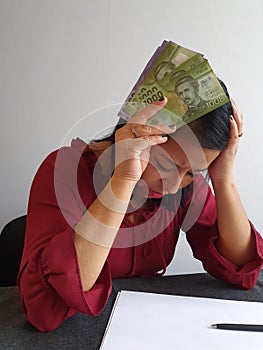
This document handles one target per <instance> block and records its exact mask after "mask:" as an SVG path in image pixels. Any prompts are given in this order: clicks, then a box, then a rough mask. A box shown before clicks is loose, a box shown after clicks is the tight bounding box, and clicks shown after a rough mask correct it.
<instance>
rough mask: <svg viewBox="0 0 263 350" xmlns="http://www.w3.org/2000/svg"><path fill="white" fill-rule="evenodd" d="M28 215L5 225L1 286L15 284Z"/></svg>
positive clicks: (0, 240)
mask: <svg viewBox="0 0 263 350" xmlns="http://www.w3.org/2000/svg"><path fill="white" fill-rule="evenodd" d="M25 228H26V215H24V216H21V217H18V218H16V219H13V220H12V221H10V222H9V223H7V224H6V225H5V227H4V228H3V230H2V232H1V235H0V287H4V286H15V285H16V277H17V274H18V271H19V266H20V261H21V258H22V252H23V246H24V238H25Z"/></svg>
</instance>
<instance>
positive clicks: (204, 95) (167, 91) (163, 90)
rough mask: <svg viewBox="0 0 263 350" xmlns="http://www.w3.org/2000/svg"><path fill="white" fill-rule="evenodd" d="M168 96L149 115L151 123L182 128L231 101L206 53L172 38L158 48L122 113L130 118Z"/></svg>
mask: <svg viewBox="0 0 263 350" xmlns="http://www.w3.org/2000/svg"><path fill="white" fill-rule="evenodd" d="M164 96H166V97H167V99H168V102H167V105H166V106H165V108H164V109H163V110H161V111H160V112H158V113H157V114H156V115H155V116H154V117H152V118H150V119H149V121H148V123H149V124H168V125H176V126H177V128H179V127H181V126H182V125H184V124H187V123H189V122H191V121H193V120H195V119H197V118H199V117H201V116H203V115H205V114H207V113H209V112H211V111H212V110H214V109H216V108H218V107H220V106H222V105H223V104H225V103H227V102H228V101H229V100H228V97H227V96H226V94H225V92H224V90H223V88H222V87H221V84H220V83H219V81H218V79H217V77H216V76H215V74H214V72H213V70H212V68H211V66H210V64H209V63H208V61H207V60H206V59H205V58H204V57H203V55H201V54H200V53H197V52H194V51H191V50H189V49H187V48H184V47H182V46H179V45H177V44H175V43H173V42H171V41H169V42H167V41H164V42H163V43H162V45H161V46H160V47H158V48H157V50H156V51H155V53H154V54H153V56H152V57H151V59H150V60H149V62H148V63H147V65H146V67H145V69H144V70H143V72H142V73H141V75H140V77H139V79H138V81H137V82H136V84H135V85H134V87H133V89H132V91H131V92H130V94H129V95H128V97H127V99H126V101H125V102H124V104H123V106H122V107H121V110H120V111H119V113H118V115H119V116H120V117H121V118H123V119H125V120H129V119H130V118H131V117H132V116H133V115H134V114H135V113H137V112H138V111H140V110H141V109H143V108H144V107H145V106H146V105H148V104H151V103H153V102H154V101H157V100H159V99H160V98H162V97H164Z"/></svg>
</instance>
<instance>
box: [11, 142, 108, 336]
mask: <svg viewBox="0 0 263 350" xmlns="http://www.w3.org/2000/svg"><path fill="white" fill-rule="evenodd" d="M59 153H60V157H61V159H60V160H62V161H60V162H57V159H58V153H57V152H54V153H52V154H51V155H50V156H48V157H47V159H46V160H45V161H44V162H43V164H42V165H41V167H40V168H39V170H38V172H37V174H36V176H35V179H34V181H33V184H32V188H31V192H30V199H29V206H28V215H27V227H26V237H25V246H24V252H23V257H22V262H21V266H20V273H19V276H18V288H19V292H20V294H21V298H22V302H23V306H24V310H25V314H26V316H27V318H28V320H29V322H30V323H31V324H32V325H34V326H35V327H36V328H38V329H39V330H41V331H49V330H52V329H54V328H56V327H57V326H59V325H60V324H61V323H62V322H63V321H64V320H66V319H67V318H68V317H70V316H72V315H73V314H75V313H77V312H82V313H85V314H90V315H96V314H98V313H99V312H100V311H101V310H102V309H103V307H104V305H105V303H106V302H107V300H108V297H109V294H110V292H111V275H110V271H109V267H108V264H107V263H106V264H105V266H104V268H103V270H102V272H101V274H100V276H99V278H98V280H97V281H96V283H95V285H94V287H93V288H92V289H91V290H90V291H88V292H83V290H82V286H81V280H80V274H79V267H78V261H77V256H76V251H75V246H74V240H73V231H74V229H73V228H74V225H75V223H76V222H77V221H78V220H79V219H80V217H81V216H82V213H83V210H84V209H83V208H84V207H85V206H86V205H89V204H90V203H91V201H92V200H93V198H94V194H93V186H92V176H91V173H90V171H89V168H88V166H87V163H86V162H85V159H84V158H83V157H82V156H81V154H79V153H78V152H76V151H75V150H74V149H72V148H63V149H61V150H60V151H59ZM74 168H75V169H78V173H77V178H78V180H77V186H76V187H77V188H74V181H75V179H74V177H76V174H75V173H74ZM54 169H55V171H54ZM55 173H56V176H54V174H55ZM54 181H55V182H54ZM54 183H55V185H54ZM77 192H78V193H77ZM79 193H82V194H83V195H81V196H80V195H79ZM59 196H60V197H61V198H60V199H58V198H59ZM58 202H59V203H58ZM80 202H81V203H80Z"/></svg>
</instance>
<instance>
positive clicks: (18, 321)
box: [0, 272, 263, 350]
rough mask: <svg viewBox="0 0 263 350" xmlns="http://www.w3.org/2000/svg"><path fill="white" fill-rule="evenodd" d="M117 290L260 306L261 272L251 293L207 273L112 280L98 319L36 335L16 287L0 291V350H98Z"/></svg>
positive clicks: (78, 318) (80, 319) (74, 320)
mask: <svg viewBox="0 0 263 350" xmlns="http://www.w3.org/2000/svg"><path fill="white" fill-rule="evenodd" d="M120 290H134V291H143V292H152V293H161V294H172V295H183V296H196V297H205V298H218V299H230V300H244V301H259V302H263V272H261V274H260V276H259V279H258V282H257V284H256V286H255V287H254V288H253V289H251V290H239V289H236V288H233V287H231V286H229V285H227V284H225V283H223V282H220V281H217V280H215V279H214V278H213V277H211V276H209V275H208V274H206V273H199V274H191V275H176V276H163V277H153V278H129V279H118V280H114V281H113V290H112V294H111V296H110V299H109V301H108V303H107V305H106V307H105V309H104V310H103V311H102V313H101V314H100V315H99V316H96V317H92V316H87V315H83V314H77V315H75V316H73V317H71V318H70V319H68V320H67V321H65V322H64V323H63V324H62V325H61V326H59V327H58V328H57V329H56V330H54V331H52V332H49V333H41V332H38V331H37V330H35V329H34V328H33V327H31V326H30V324H28V322H27V321H26V319H25V316H24V315H23V313H22V312H21V304H20V300H19V296H18V293H17V289H16V287H1V288H0V350H9V349H25V350H31V349H32V350H33V349H34V350H38V349H41V350H42V349H44V350H50V349H56V350H64V349H74V350H82V349H85V350H96V349H99V346H100V343H101V340H102V337H103V334H104V331H105V328H106V325H107V322H108V319H109V316H110V313H111V309H112V306H113V303H114V300H115V297H116V295H117V293H118V291H120ZM116 350H119V349H116Z"/></svg>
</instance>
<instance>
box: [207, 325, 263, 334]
mask: <svg viewBox="0 0 263 350" xmlns="http://www.w3.org/2000/svg"><path fill="white" fill-rule="evenodd" d="M211 327H212V328H217V329H227V330H230V331H247V332H263V324H242V323H217V324H212V325H211Z"/></svg>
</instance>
